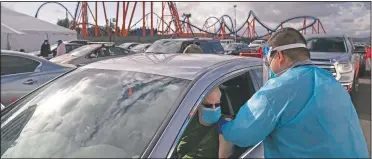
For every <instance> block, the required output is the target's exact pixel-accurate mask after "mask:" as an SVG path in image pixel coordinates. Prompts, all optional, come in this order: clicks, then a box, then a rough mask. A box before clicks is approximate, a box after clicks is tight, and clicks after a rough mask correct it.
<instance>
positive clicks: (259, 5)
mask: <svg viewBox="0 0 372 159" xmlns="http://www.w3.org/2000/svg"><path fill="white" fill-rule="evenodd" d="M61 3H62V4H63V5H65V6H66V7H67V8H68V10H69V11H71V12H72V14H74V12H75V7H76V4H77V3H76V2H61ZM88 3H89V5H90V8H91V9H92V11H93V12H95V11H94V10H95V5H94V4H95V2H88ZM41 4H42V2H2V3H1V5H3V6H6V7H8V8H12V9H14V10H16V11H18V12H21V13H24V14H28V15H31V16H34V15H35V12H36V10H37V8H38V7H39V6H40V5H41ZM105 4H106V11H107V17H108V18H115V17H116V2H105ZM133 4H134V3H133V2H131V3H130V6H129V11H128V13H127V20H126V25H128V23H129V17H130V14H131V11H132V8H133ZM153 4H154V12H155V13H157V14H158V15H159V16H161V8H162V7H161V2H153ZM233 5H237V8H236V19H237V25H238V26H242V25H244V23H245V21H246V19H247V17H248V14H249V11H250V10H252V11H254V13H255V14H256V15H257V17H258V18H259V19H260V20H261V21H262V22H263V23H264V24H266V25H267V26H269V27H271V28H273V27H276V26H277V25H278V24H279V23H280V22H282V21H283V20H286V19H288V18H292V17H295V16H304V15H309V16H314V17H315V18H319V19H320V21H321V22H322V24H323V26H324V28H325V29H326V31H327V33H330V34H333V33H340V32H343V33H347V34H350V36H369V34H370V25H371V23H370V18H371V17H370V12H371V2H176V7H177V10H178V13H179V15H180V19H183V18H182V14H183V13H190V14H191V18H190V21H191V23H192V24H194V25H196V26H198V27H200V28H202V27H203V25H204V24H205V22H206V20H207V18H208V17H211V16H215V17H217V18H219V17H221V16H222V15H229V16H230V17H231V18H232V20H234V7H233ZM149 11H150V3H149V2H146V13H148V12H149ZM165 14H166V16H165V21H166V22H169V21H170V20H171V16H169V15H170V12H169V9H168V6H167V7H166V8H165ZM65 16H66V14H65V11H64V9H63V8H62V7H60V6H58V5H57V4H48V5H45V6H44V7H43V8H42V9H41V10H40V13H39V18H40V19H42V20H45V21H48V22H50V23H54V24H55V23H56V21H57V19H58V18H59V19H61V18H65ZM121 16H122V3H120V10H119V17H121ZM154 17H155V16H154ZM141 18H142V2H138V3H137V8H136V10H135V13H134V17H133V20H132V25H133V24H134V23H135V22H137V21H138V20H140V19H141ZM88 19H90V20H89V21H90V22H91V23H94V22H93V20H92V19H93V18H92V16H91V15H90V13H89V11H88ZM225 20H228V19H225ZM118 21H119V26H121V23H122V18H119V19H118ZM158 21H159V20H158V19H156V18H155V21H154V25H156V24H159V22H158ZM214 22H216V20H214V19H209V20H208V23H209V24H211V23H214ZM302 22H303V19H298V20H294V21H290V22H288V23H286V24H284V27H288V26H291V27H296V28H299V27H302ZM309 22H310V19H309V20H307V23H309ZM155 23H156V24H155ZM98 24H99V25H103V24H105V21H104V14H103V9H102V4H101V2H98ZM141 25H142V22H139V23H138V24H137V25H136V26H137V27H140V26H141ZM228 25H231V24H230V22H228ZM245 27H246V25H245ZM316 28H317V26H316ZM335 28H337V29H335ZM213 30H214V28H213V27H212V28H210V31H213ZM256 30H257V31H258V32H259V33H258V34H259V35H262V34H265V33H266V32H267V30H266V29H265V28H263V27H262V26H260V25H259V24H257V23H256ZM241 32H244V30H242V31H241ZM307 33H311V29H309V30H308V31H307Z"/></svg>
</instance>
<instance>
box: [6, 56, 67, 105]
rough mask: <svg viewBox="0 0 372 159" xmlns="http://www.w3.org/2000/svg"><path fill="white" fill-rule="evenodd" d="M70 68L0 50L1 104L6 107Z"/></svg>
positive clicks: (34, 57)
mask: <svg viewBox="0 0 372 159" xmlns="http://www.w3.org/2000/svg"><path fill="white" fill-rule="evenodd" d="M71 67H73V66H70V67H67V66H61V65H57V64H54V63H52V62H49V61H47V60H45V59H42V58H38V57H36V56H32V55H29V54H25V53H20V52H15V51H8V50H1V103H2V104H3V105H4V106H7V105H8V104H10V103H12V102H14V101H16V100H17V99H18V98H20V97H22V96H23V95H25V94H27V93H29V92H31V91H32V90H34V89H36V88H37V87H39V86H41V85H42V84H44V83H45V82H47V81H49V80H51V79H53V78H54V77H56V76H58V75H60V74H62V73H64V72H66V71H68V70H70V69H72V68H71Z"/></svg>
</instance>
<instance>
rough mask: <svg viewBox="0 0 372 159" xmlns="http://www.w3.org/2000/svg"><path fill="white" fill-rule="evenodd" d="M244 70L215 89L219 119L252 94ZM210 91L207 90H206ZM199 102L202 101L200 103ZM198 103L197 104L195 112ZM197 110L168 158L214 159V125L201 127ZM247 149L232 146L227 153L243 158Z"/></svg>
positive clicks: (216, 143) (233, 112)
mask: <svg viewBox="0 0 372 159" xmlns="http://www.w3.org/2000/svg"><path fill="white" fill-rule="evenodd" d="M252 77H253V76H251V75H250V73H249V72H248V70H246V71H245V72H237V73H235V74H232V75H231V76H229V77H227V78H226V79H223V81H225V82H223V83H222V84H220V85H216V86H214V87H213V88H215V87H219V88H220V91H221V98H220V107H221V113H222V114H223V115H228V116H232V117H233V116H235V115H236V113H237V112H238V111H239V109H240V107H241V106H243V105H244V103H245V102H246V101H247V100H248V99H249V98H251V96H252V95H253V94H254V93H255V92H256V90H255V88H254V86H253V82H255V81H254V80H255V79H252ZM208 91H211V90H208ZM207 95H208V94H203V95H201V97H206V96H207ZM202 102H203V100H202ZM201 105H202V104H201V103H197V106H198V108H199V107H201ZM198 108H197V109H195V110H196V111H195V112H190V114H193V115H190V116H192V117H191V119H190V121H188V122H187V123H186V124H185V125H183V128H182V129H181V131H180V132H179V135H180V136H181V137H180V140H179V141H178V143H177V146H176V149H175V151H173V154H172V157H176V158H218V153H219V139H218V136H219V135H218V132H217V125H216V124H212V125H210V126H203V125H202V124H201V123H200V116H199V115H200V114H202V113H199V112H198ZM252 147H253V146H251V147H247V148H239V147H236V146H234V147H233V148H232V150H231V152H232V153H231V154H230V157H231V158H238V157H239V156H241V155H243V154H244V153H245V152H246V151H247V150H250V149H251V148H252Z"/></svg>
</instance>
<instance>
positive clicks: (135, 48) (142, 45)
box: [132, 44, 149, 50]
mask: <svg viewBox="0 0 372 159" xmlns="http://www.w3.org/2000/svg"><path fill="white" fill-rule="evenodd" d="M148 45H149V44H139V45H136V46H134V47H132V49H133V50H140V49H144V48H145V47H147V46H148Z"/></svg>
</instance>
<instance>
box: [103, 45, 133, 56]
mask: <svg viewBox="0 0 372 159" xmlns="http://www.w3.org/2000/svg"><path fill="white" fill-rule="evenodd" d="M107 49H108V54H109V55H110V56H115V55H125V54H128V51H127V50H125V49H122V48H119V47H108V48H107Z"/></svg>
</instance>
